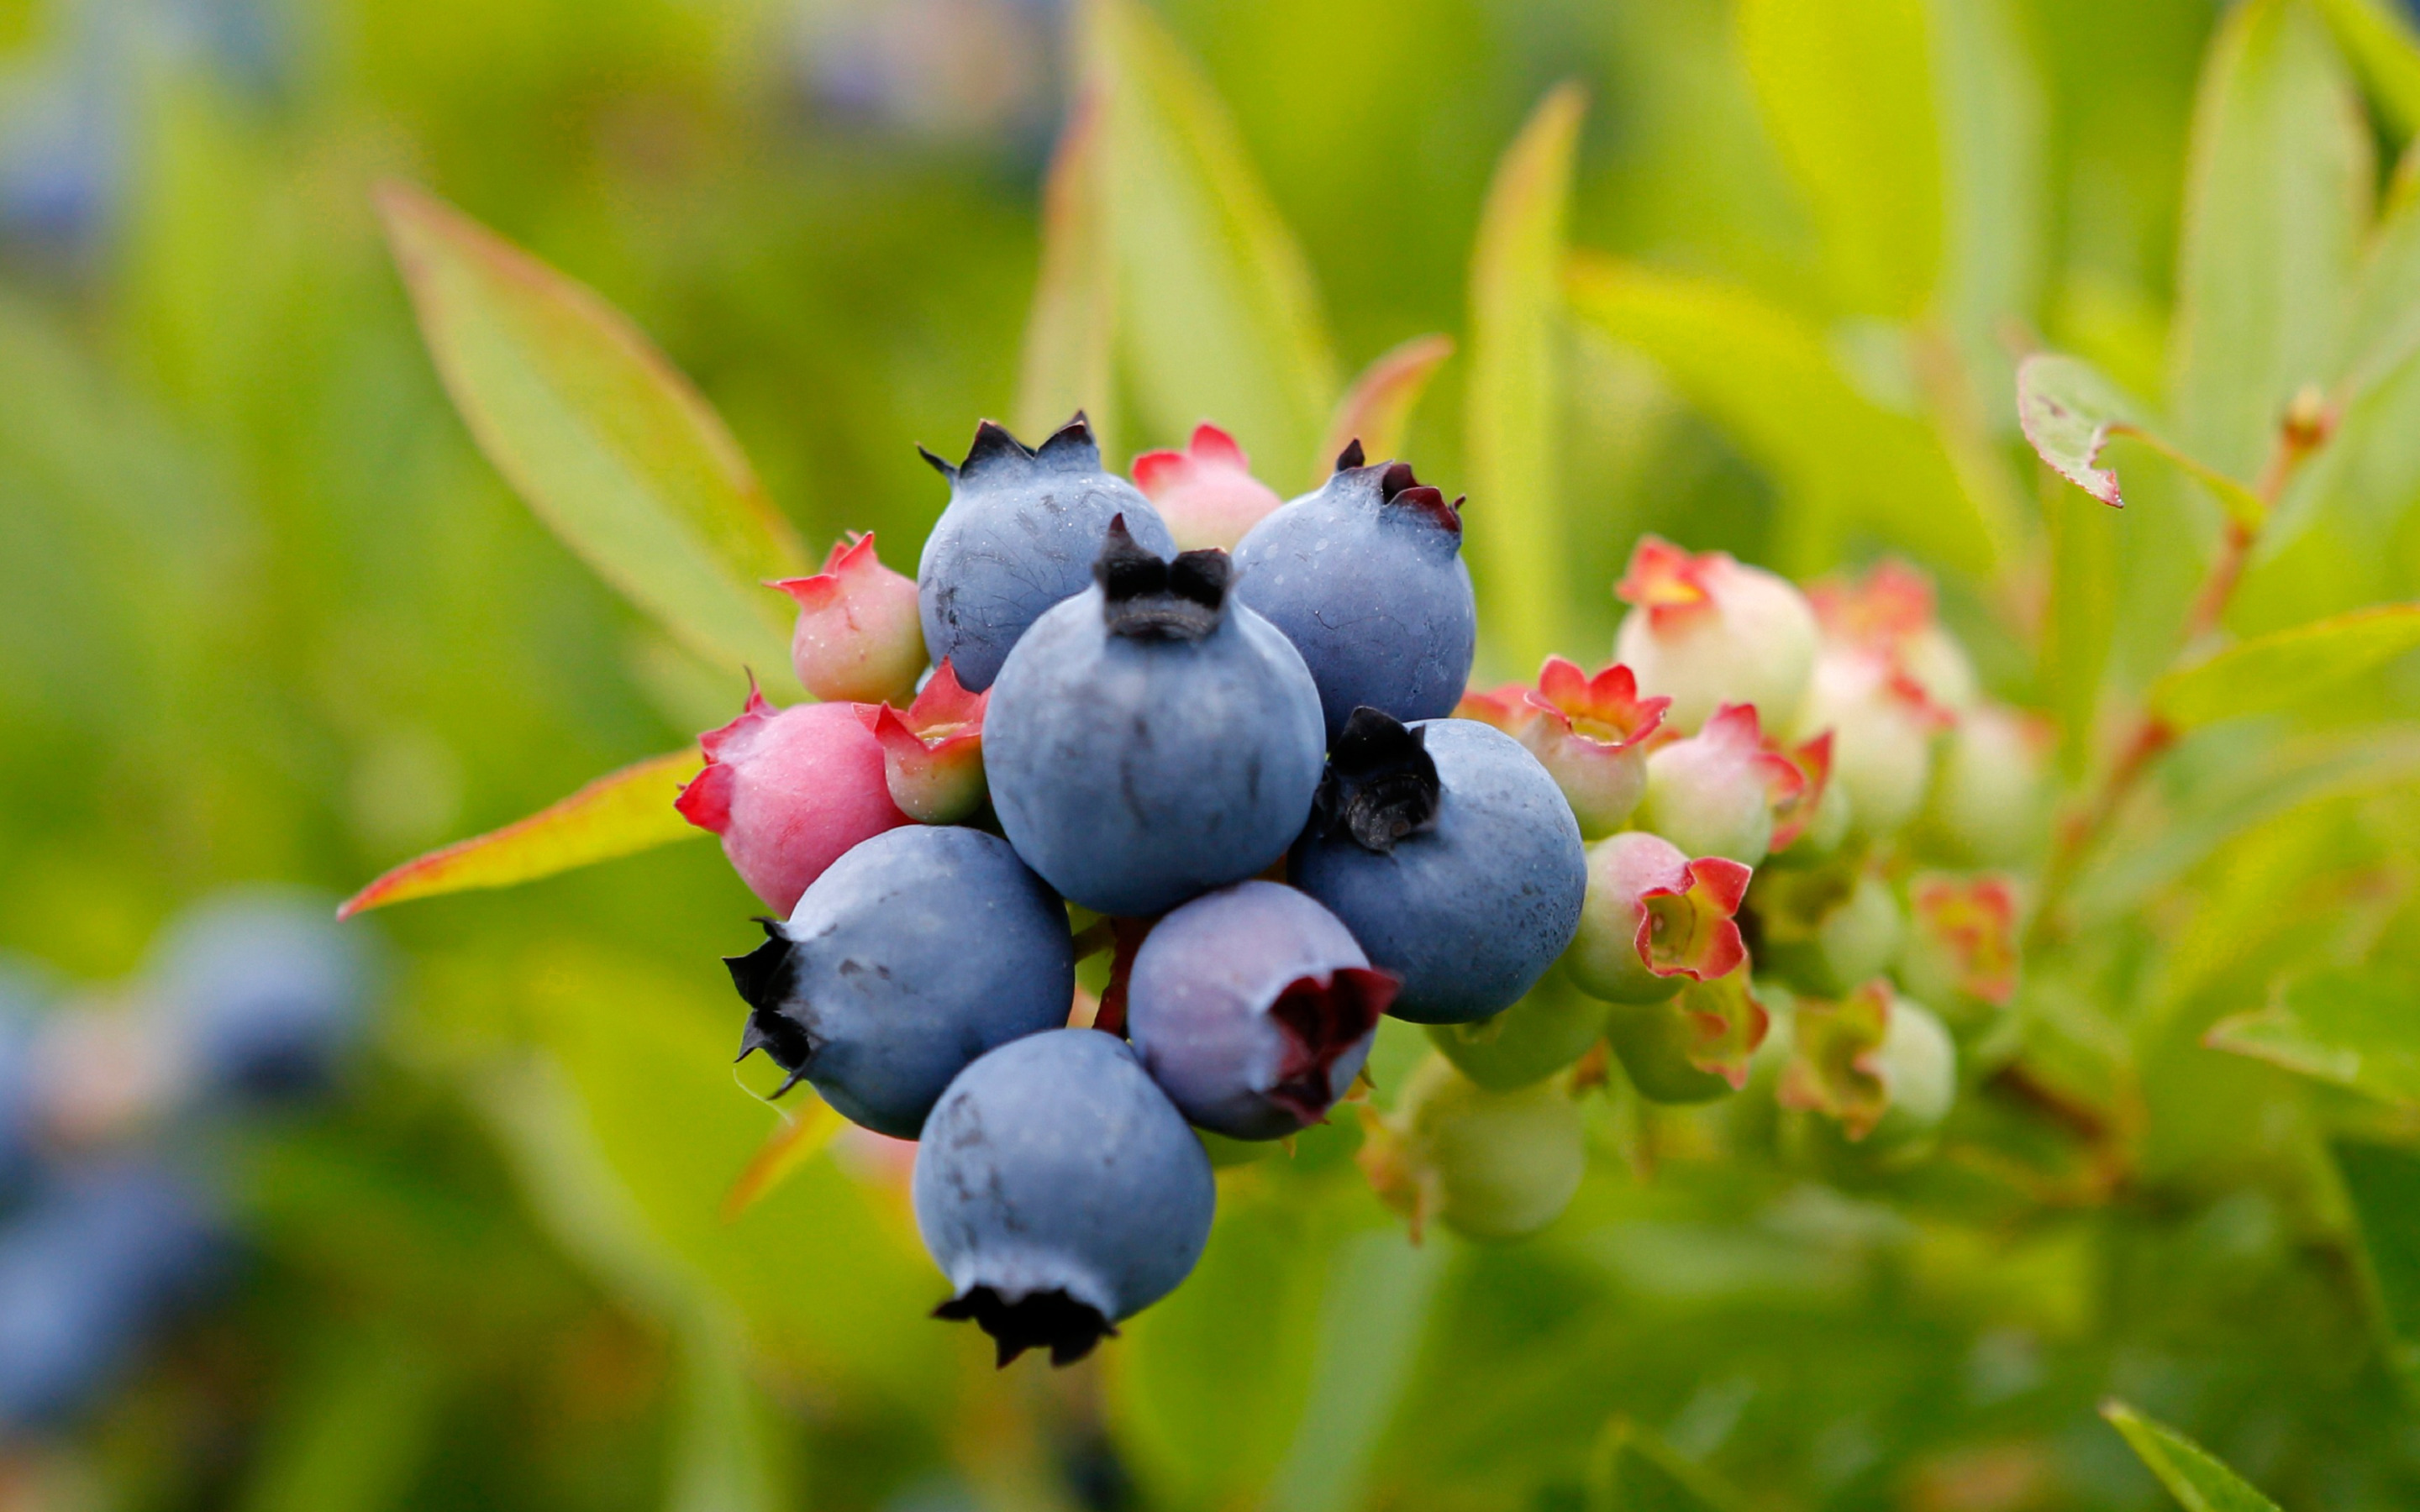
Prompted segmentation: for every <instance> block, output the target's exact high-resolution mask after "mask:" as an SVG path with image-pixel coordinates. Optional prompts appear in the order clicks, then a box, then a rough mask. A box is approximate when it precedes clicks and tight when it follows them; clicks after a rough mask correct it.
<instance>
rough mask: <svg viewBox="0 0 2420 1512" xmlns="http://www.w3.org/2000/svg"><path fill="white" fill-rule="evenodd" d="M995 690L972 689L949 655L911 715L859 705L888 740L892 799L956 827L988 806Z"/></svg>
mask: <svg viewBox="0 0 2420 1512" xmlns="http://www.w3.org/2000/svg"><path fill="white" fill-rule="evenodd" d="M989 702H991V692H990V690H989V689H985V691H983V692H981V693H970V692H968V691H967V690H966V689H965V688H964V687H960V686H959V684H958V674H957V672H956V671H954V670H953V669H952V668H951V666H950V663H949V658H947V657H943V658H942V660H941V665H940V666H939V667H938V668H936V669H934V671H933V675H932V678H931V680H930V681H928V682H926V683H925V685H924V688H923V692H920V693H918V694H917V695H916V702H914V703H913V704H911V705H910V706H909V707H908V709H907V712H906V713H904V714H903V713H901V712H900V711H899V710H898V709H895V708H893V707H892V706H891V705H890V704H888V703H861V704H858V705H857V714H858V718H859V720H860V721H861V722H862V723H863V724H864V726H865V727H866V728H867V729H868V730H871V731H873V732H874V737H875V738H876V740H878V741H880V742H881V743H882V771H883V777H884V780H885V781H887V782H888V783H889V784H890V788H891V801H892V802H893V803H895V804H897V805H899V807H900V809H901V810H903V811H905V812H906V813H907V815H908V817H910V818H912V819H915V820H918V821H920V822H922V823H923V824H927V825H954V824H956V823H957V822H958V821H959V820H961V819H964V818H966V817H967V816H968V815H969V814H971V813H973V812H974V811H975V810H977V809H980V808H982V807H983V800H984V764H983V719H984V708H985V705H986V704H988V703H989Z"/></svg>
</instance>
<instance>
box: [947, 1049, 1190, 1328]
mask: <svg viewBox="0 0 2420 1512" xmlns="http://www.w3.org/2000/svg"><path fill="white" fill-rule="evenodd" d="M912 1190H913V1193H914V1197H915V1204H916V1227H917V1228H918V1229H919V1230H920V1231H922V1232H923V1236H924V1247H925V1248H926V1249H928V1250H930V1251H931V1252H932V1254H933V1258H934V1261H935V1262H936V1263H937V1264H939V1266H940V1268H941V1271H942V1273H944V1274H946V1275H947V1276H948V1277H949V1278H950V1285H951V1287H952V1288H954V1292H953V1295H952V1297H951V1299H950V1300H949V1301H948V1302H946V1303H943V1304H941V1305H940V1307H939V1309H938V1310H937V1312H936V1314H935V1316H937V1317H940V1318H955V1319H973V1320H974V1321H975V1322H976V1323H977V1324H978V1325H980V1326H981V1327H982V1329H983V1331H984V1332H985V1333H986V1334H989V1335H991V1336H992V1337H993V1338H994V1339H995V1340H997V1341H998V1343H999V1346H1000V1363H1001V1365H1006V1364H1007V1363H1008V1362H1009V1361H1011V1360H1014V1359H1016V1356H1017V1355H1018V1354H1020V1353H1022V1352H1023V1351H1025V1350H1029V1349H1040V1348H1046V1347H1047V1349H1048V1350H1050V1358H1051V1360H1052V1361H1053V1362H1054V1363H1056V1364H1059V1365H1066V1364H1069V1363H1071V1362H1073V1361H1076V1360H1079V1359H1082V1358H1083V1357H1084V1356H1085V1355H1086V1354H1088V1353H1090V1352H1091V1351H1092V1349H1093V1346H1094V1344H1096V1343H1098V1342H1099V1341H1100V1339H1101V1338H1102V1337H1103V1336H1104V1335H1112V1334H1114V1333H1116V1332H1117V1330H1116V1329H1115V1327H1114V1326H1113V1325H1114V1324H1116V1323H1117V1322H1118V1321H1119V1320H1121V1319H1126V1318H1130V1317H1132V1316H1133V1315H1134V1314H1136V1313H1138V1312H1140V1311H1141V1310H1142V1309H1143V1308H1145V1307H1147V1306H1149V1305H1151V1304H1153V1303H1155V1302H1156V1301H1158V1300H1159V1299H1160V1298H1161V1297H1164V1296H1166V1295H1167V1294H1168V1293H1169V1292H1170V1291H1171V1290H1173V1289H1174V1288H1175V1287H1176V1284H1177V1283H1178V1282H1180V1281H1182V1280H1184V1279H1185V1277H1186V1275H1187V1273H1189V1272H1191V1271H1192V1269H1193V1264H1194V1262H1195V1261H1196V1260H1198V1259H1200V1258H1201V1257H1202V1246H1203V1245H1204V1244H1206V1243H1207V1242H1209V1238H1210V1214H1211V1208H1212V1205H1213V1202H1214V1200H1215V1196H1216V1191H1215V1188H1214V1186H1213V1183H1212V1181H1211V1178H1210V1158H1209V1157H1208V1156H1207V1155H1205V1154H1203V1153H1202V1142H1201V1141H1200V1140H1198V1139H1196V1138H1195V1137H1194V1136H1193V1131H1192V1130H1190V1129H1188V1128H1187V1127H1186V1126H1185V1118H1184V1115H1182V1114H1180V1113H1178V1112H1177V1111H1176V1107H1175V1105H1174V1104H1173V1103H1170V1102H1169V1100H1168V1097H1167V1094H1165V1093H1163V1092H1162V1091H1160V1089H1159V1088H1158V1087H1157V1086H1156V1085H1155V1084H1154V1083H1153V1081H1152V1079H1151V1077H1150V1076H1149V1075H1148V1074H1146V1073H1145V1072H1144V1071H1143V1069H1142V1063H1141V1061H1140V1060H1139V1059H1138V1058H1136V1056H1135V1053H1134V1049H1133V1047H1132V1046H1130V1045H1128V1044H1127V1043H1126V1042H1125V1041H1123V1040H1120V1039H1117V1038H1116V1037H1114V1036H1112V1035H1108V1034H1103V1033H1101V1032H1099V1031H1098V1030H1095V1029H1059V1030H1054V1031H1052V1032H1050V1033H1047V1034H1036V1035H1032V1036H1030V1037H1028V1038H1026V1039H1023V1040H1019V1041H1016V1042H1015V1043H1013V1044H1007V1045H1002V1046H1001V1048H1000V1049H998V1050H995V1051H993V1052H991V1053H990V1054H989V1055H986V1056H985V1057H983V1058H982V1059H980V1060H978V1061H976V1062H975V1063H974V1064H973V1065H971V1066H969V1067H968V1068H967V1069H966V1070H965V1071H963V1072H959V1073H958V1078H957V1080H956V1081H954V1082H952V1083H951V1084H950V1089H949V1090H948V1091H947V1092H944V1093H943V1094H942V1095H941V1100H940V1102H939V1103H936V1104H934V1107H933V1116H932V1117H931V1118H930V1119H927V1120H926V1121H925V1124H924V1133H923V1140H922V1141H921V1142H920V1143H919V1144H918V1145H917V1147H916V1173H915V1177H914V1180H913V1183H912Z"/></svg>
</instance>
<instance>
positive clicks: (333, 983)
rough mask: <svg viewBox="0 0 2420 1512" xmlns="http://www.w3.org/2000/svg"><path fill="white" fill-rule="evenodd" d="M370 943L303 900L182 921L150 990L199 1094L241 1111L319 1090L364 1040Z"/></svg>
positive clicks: (227, 907)
mask: <svg viewBox="0 0 2420 1512" xmlns="http://www.w3.org/2000/svg"><path fill="white" fill-rule="evenodd" d="M367 944H368V937H367V936H366V935H365V934H363V933H360V932H359V931H358V930H357V929H348V928H345V927H343V926H340V925H338V924H337V923H336V922H335V919H334V915H333V913H332V912H331V910H330V909H329V908H328V906H327V905H326V904H325V903H322V902H320V901H319V900H318V898H316V897H313V896H311V895H309V894H306V893H298V892H291V891H287V890H286V889H283V888H274V887H261V888H247V889H241V890H237V891H231V892H224V893H220V894H218V895H217V896H215V897H212V898H209V899H208V900H205V901H204V902H202V903H198V904H196V905H195V906H194V907H193V908H191V909H189V910H187V911H186V913H185V914H184V916H183V917H182V918H179V919H178V920H177V921H176V922H175V923H174V924H172V925H171V926H170V927H169V929H168V930H167V932H166V933H165V934H164V936H163V938H162V939H161V940H160V941H159V943H158V944H157V945H155V946H154V947H153V950H152V961H151V966H150V977H151V980H152V981H153V982H154V983H155V984H156V987H157V990H158V993H159V995H160V998H161V1001H162V1004H163V1009H164V1010H165V1011H166V1014H167V1022H168V1024H169V1025H170V1026H171V1027H172V1031H173V1032H174V1033H175V1034H176V1035H178V1037H179V1039H180V1041H181V1042H182V1045H183V1050H184V1054H185V1055H186V1056H187V1057H189V1058H190V1062H191V1064H192V1066H193V1068H194V1073H195V1076H196V1078H197V1080H198V1082H199V1084H200V1086H201V1087H202V1088H204V1089H205V1090H206V1091H207V1092H209V1093H210V1094H213V1095H216V1096H221V1097H227V1098H232V1099H234V1100H236V1101H238V1102H248V1103H271V1102H279V1101H287V1100H291V1099H293V1098H297V1097H303V1096H308V1095H311V1094H314V1093H318V1092H321V1091H324V1090H326V1089H327V1088H328V1087H329V1086H330V1085H331V1084H332V1083H333V1082H334V1079H335V1077H336V1075H337V1072H339V1071H340V1070H341V1069H342V1066H343V1063H344V1059H345V1057H346V1056H347V1054H348V1053H349V1052H350V1051H351V1049H352V1048H353V1046H354V1044H355V1043H356V1041H359V1040H360V1038H361V1036H362V1032H363V1030H364V1028H365V1024H364V1020H365V1017H366V1015H367V1011H368V1007H369V997H370V987H371V979H372V970H371V963H370V961H369V959H368V957H369V951H368V949H367Z"/></svg>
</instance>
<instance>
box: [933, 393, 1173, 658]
mask: <svg viewBox="0 0 2420 1512" xmlns="http://www.w3.org/2000/svg"><path fill="white" fill-rule="evenodd" d="M924 460H925V461H927V462H930V463H932V464H933V466H934V467H935V468H937V469H939V471H940V473H941V475H942V476H943V477H945V478H947V479H949V480H950V506H949V508H947V509H945V510H943V511H942V512H941V517H940V519H939V522H937V523H936V524H935V525H934V526H933V533H932V534H930V535H928V536H926V537H925V538H924V555H923V561H922V563H921V564H920V565H919V566H918V567H917V569H916V602H917V610H918V615H919V617H920V618H921V619H922V620H923V625H924V649H925V651H926V652H927V653H928V654H929V655H930V656H932V658H933V660H934V661H935V662H937V663H938V662H939V661H941V660H942V659H943V658H945V657H946V658H947V659H948V660H949V662H950V664H951V665H952V666H954V667H955V668H956V669H957V672H958V681H959V682H960V683H961V684H963V685H965V687H966V688H967V690H968V691H969V692H973V693H980V692H982V691H983V690H984V689H985V688H986V687H990V686H991V682H992V679H993V678H995V677H997V676H999V675H1000V668H1001V662H1002V661H1004V660H1006V659H1007V657H1008V652H1009V648H1010V647H1011V646H1014V645H1015V644H1016V642H1017V640H1018V638H1019V637H1021V636H1023V635H1024V634H1025V632H1026V630H1027V628H1028V627H1029V626H1031V625H1032V624H1033V622H1034V621H1035V620H1037V619H1039V618H1041V616H1042V613H1043V611H1044V610H1045V609H1048V608H1050V606H1051V605H1053V604H1056V603H1058V602H1059V601H1060V600H1061V599H1063V598H1067V597H1070V596H1072V595H1074V594H1080V593H1082V592H1083V591H1084V588H1085V585H1086V583H1087V582H1088V581H1089V574H1090V572H1091V570H1092V565H1093V557H1094V553H1095V552H1097V551H1098V550H1099V549H1100V545H1101V532H1103V531H1105V530H1107V529H1109V521H1110V520H1111V519H1112V518H1114V517H1117V516H1120V515H1124V516H1125V520H1126V529H1127V530H1128V531H1130V532H1133V534H1134V538H1135V539H1136V540H1137V541H1139V542H1140V543H1141V544H1142V547H1143V548H1144V549H1146V550H1148V551H1151V552H1154V553H1156V554H1157V555H1158V556H1160V557H1163V558H1165V557H1171V556H1173V555H1175V554H1176V541H1175V538H1174V537H1172V536H1171V535H1170V534H1169V533H1168V527H1167V526H1166V525H1164V524H1162V523H1161V522H1160V518H1159V515H1158V513H1157V512H1156V511H1155V510H1154V509H1153V508H1152V507H1151V501H1150V500H1148V499H1145V498H1144V497H1143V496H1142V493H1141V491H1140V490H1139V489H1138V488H1136V487H1135V486H1134V485H1133V484H1130V483H1128V482H1126V481H1125V479H1124V478H1117V477H1111V476H1110V475H1109V473H1107V472H1104V471H1101V448H1100V446H1099V445H1098V443H1096V442H1095V441H1094V440H1093V432H1092V429H1091V427H1090V426H1088V425H1087V424H1085V423H1084V417H1083V415H1082V414H1081V413H1078V415H1077V416H1076V418H1075V419H1073V420H1071V421H1069V422H1067V424H1064V425H1062V426H1061V427H1060V428H1059V429H1058V431H1057V432H1055V433H1054V434H1053V435H1052V436H1051V437H1050V439H1049V440H1046V441H1044V442H1043V443H1042V444H1041V446H1039V447H1036V448H1029V447H1027V446H1026V445H1025V444H1024V443H1023V442H1021V441H1019V440H1017V439H1016V437H1014V436H1011V435H1010V434H1009V433H1008V432H1007V431H1006V430H1003V429H1002V428H1001V427H1000V426H998V425H995V424H992V423H991V422H990V421H988V420H986V421H985V422H984V423H983V424H980V425H978V426H976V427H975V440H974V445H973V446H972V447H970V449H969V450H968V452H967V459H966V460H965V461H964V462H961V463H959V464H958V465H957V466H955V467H952V466H951V465H950V464H949V463H947V462H944V461H942V460H941V459H940V458H939V457H938V456H935V455H933V454H932V453H930V452H926V453H925V454H924Z"/></svg>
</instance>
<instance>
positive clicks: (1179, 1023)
mask: <svg viewBox="0 0 2420 1512" xmlns="http://www.w3.org/2000/svg"><path fill="white" fill-rule="evenodd" d="M1394 995H1395V982H1394V979H1393V978H1391V977H1389V976H1388V975H1387V974H1386V973H1385V972H1383V971H1373V970H1372V969H1370V958H1369V957H1368V956H1366V955H1364V954H1362V953H1361V947H1359V946H1358V945H1356V944H1355V943H1353V936H1352V934H1351V933H1349V932H1348V931H1347V930H1346V929H1345V928H1344V926H1343V925H1342V924H1341V923H1339V922H1338V921H1337V918H1336V916H1335V915H1334V914H1331V913H1329V912H1328V911H1327V910H1326V909H1325V908H1322V907H1321V906H1320V905H1319V904H1318V903H1313V902H1312V901H1311V899H1310V898H1308V897H1306V896H1304V895H1303V894H1302V893H1299V892H1296V891H1295V889H1294V888H1292V887H1280V886H1279V885H1278V884H1276V883H1274V882H1239V883H1237V884H1236V885H1235V886H1233V887H1225V888H1221V889H1220V890H1218V891H1217V892H1214V893H1210V894H1209V895H1207V896H1205V897H1201V898H1196V899H1195V900H1193V901H1192V902H1191V903H1187V904H1186V905H1185V906H1184V907H1182V908H1179V909H1177V910H1176V911H1175V912H1173V913H1171V914H1170V915H1169V916H1168V917H1167V918H1163V919H1161V920H1160V921H1159V922H1158V923H1157V924H1156V925H1154V926H1153V927H1152V932H1151V933H1150V935H1149V936H1148V937H1147V938H1146V939H1145V940H1144V941H1143V943H1142V949H1140V950H1139V951H1138V952H1136V955H1135V962H1134V974H1133V976H1132V978H1131V979H1130V980H1129V982H1128V984H1127V988H1126V1032H1127V1033H1128V1034H1130V1035H1132V1036H1133V1038H1134V1046H1135V1050H1136V1052H1137V1053H1138V1054H1139V1055H1140V1056H1141V1057H1142V1064H1143V1069H1144V1070H1146V1071H1148V1072H1151V1075H1152V1079H1153V1080H1154V1081H1156V1082H1157V1083H1159V1086H1160V1090H1162V1091H1164V1092H1166V1093H1167V1094H1168V1095H1169V1097H1170V1098H1171V1100H1172V1101H1174V1103H1176V1106H1177V1109H1178V1110H1179V1111H1180V1112H1182V1113H1183V1114H1184V1115H1185V1116H1186V1117H1187V1119H1192V1120H1193V1121H1194V1122H1195V1123H1197V1124H1199V1125H1201V1126H1202V1128H1204V1129H1210V1130H1214V1131H1216V1132H1217V1133H1219V1134H1226V1135H1228V1136H1229V1137H1231V1138H1235V1139H1276V1138H1280V1137H1282V1136H1283V1135H1286V1134H1294V1133H1296V1132H1297V1131H1299V1130H1302V1129H1305V1128H1308V1127H1309V1126H1311V1124H1314V1123H1318V1122H1321V1121H1323V1120H1324V1119H1326V1116H1327V1109H1328V1107H1329V1105H1330V1104H1331V1103H1334V1102H1335V1101H1336V1100H1337V1099H1338V1098H1340V1097H1342V1096H1343V1095H1344V1091H1345V1088H1349V1087H1351V1086H1352V1085H1353V1078H1354V1077H1355V1076H1356V1075H1357V1074H1358V1073H1359V1072H1360V1070H1361V1063H1362V1062H1363V1061H1364V1060H1366V1059H1368V1058H1369V1056H1370V1041H1372V1040H1373V1039H1374V1038H1375V1037H1376V1034H1377V1028H1378V1018H1379V1015H1380V1014H1382V1013H1384V1012H1386V1011H1387V1004H1388V1002H1390V1001H1391V1000H1392V999H1393V997H1394Z"/></svg>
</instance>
